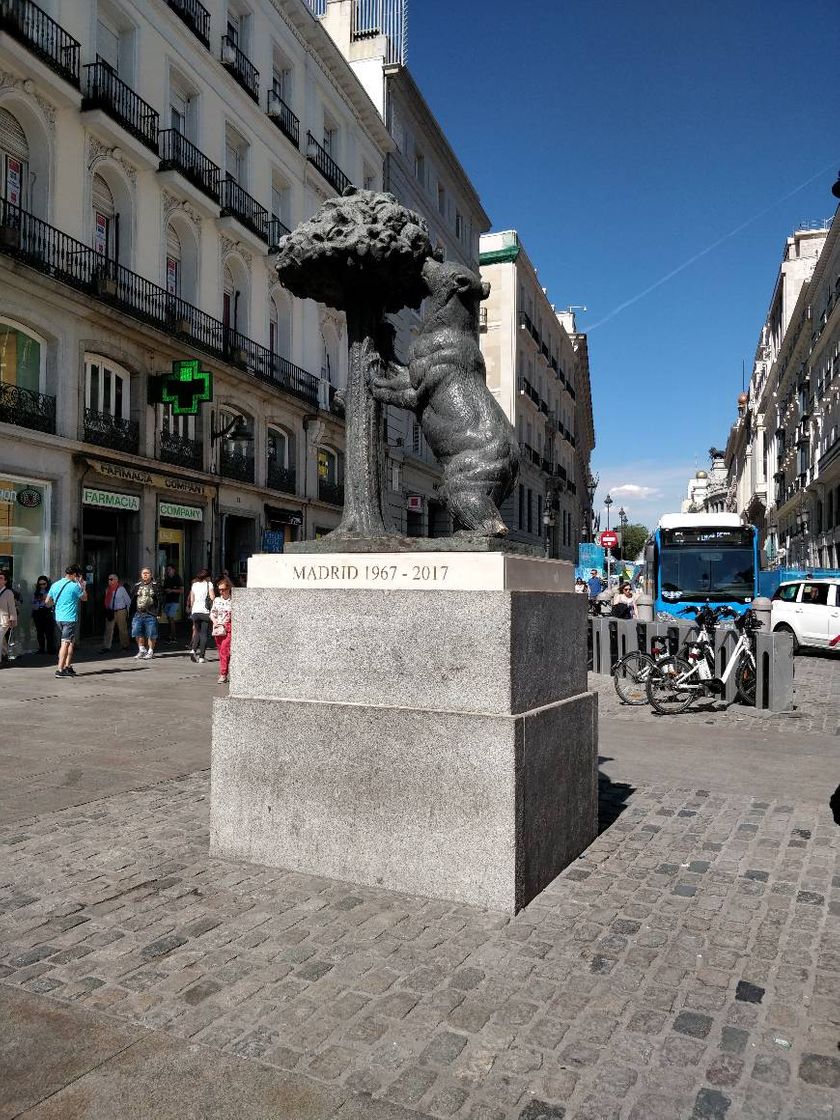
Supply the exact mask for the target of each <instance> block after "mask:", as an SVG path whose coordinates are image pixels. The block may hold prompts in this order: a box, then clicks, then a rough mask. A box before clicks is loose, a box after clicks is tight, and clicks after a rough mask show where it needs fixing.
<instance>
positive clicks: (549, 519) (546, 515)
mask: <svg viewBox="0 0 840 1120" xmlns="http://www.w3.org/2000/svg"><path fill="white" fill-rule="evenodd" d="M550 503H551V497H550V495H549V496H548V499H547V501H546V504H545V509H544V510H543V517H542V520H543V530H544V534H543V535H544V537H545V555H546V559H548V557H549V556H550V555H551V530H552V529H553V528H554V521H555V518H554V509H553V507H552V505H551V504H550Z"/></svg>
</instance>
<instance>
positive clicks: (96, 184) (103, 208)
mask: <svg viewBox="0 0 840 1120" xmlns="http://www.w3.org/2000/svg"><path fill="white" fill-rule="evenodd" d="M93 208H94V210H96V211H97V213H99V214H103V215H104V216H105V217H106V218H113V216H114V196H113V195H112V194H111V188H110V187H109V186H108V184H107V183H106V182H105V180H104V179H103V178H102V176H101V175H94V177H93Z"/></svg>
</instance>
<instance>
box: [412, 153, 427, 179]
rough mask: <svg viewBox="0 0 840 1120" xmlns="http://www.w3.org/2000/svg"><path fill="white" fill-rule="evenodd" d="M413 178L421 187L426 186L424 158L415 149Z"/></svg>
mask: <svg viewBox="0 0 840 1120" xmlns="http://www.w3.org/2000/svg"><path fill="white" fill-rule="evenodd" d="M414 178H415V179H416V180H417V182H418V183H420V184H421V185H422V186H425V185H426V157H425V156H424V155H423V153H422V152H420V151H418V150H417V148H415V149H414Z"/></svg>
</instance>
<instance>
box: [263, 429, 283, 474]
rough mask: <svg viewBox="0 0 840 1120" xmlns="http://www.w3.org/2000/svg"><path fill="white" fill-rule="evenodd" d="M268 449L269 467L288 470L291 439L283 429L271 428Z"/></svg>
mask: <svg viewBox="0 0 840 1120" xmlns="http://www.w3.org/2000/svg"><path fill="white" fill-rule="evenodd" d="M266 447H267V450H268V462H269V466H275V467H278V468H279V469H281V470H287V469H288V467H289V437H288V436H287V435H286V433H285V432H284V431H283V430H282V429H281V428H269V429H268V441H267V444H266Z"/></svg>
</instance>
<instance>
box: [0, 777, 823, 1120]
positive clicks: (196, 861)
mask: <svg viewBox="0 0 840 1120" xmlns="http://www.w3.org/2000/svg"><path fill="white" fill-rule="evenodd" d="M603 795H604V810H605V818H606V819H605V823H608V822H609V821H610V820H613V823H611V824H610V826H609V827H608V828H606V830H605V831H604V832H603V833H602V835H601V836H600V838H599V839H598V840H597V842H596V843H595V844H593V845H592V846H591V847H590V848H589V849H588V850H587V852H586V853H585V855H584V857H583V858H581V859H580V860H578V861H576V862H575V863H574V864H573V865H572V866H571V867H570V868H569V869H567V871H566V872H565V873H564V874H563V875H561V876H560V877H559V878H558V879H557V880H556V881H555V882H554V883H553V884H552V886H551V887H550V888H549V889H548V890H546V891H545V892H544V893H543V894H542V895H541V896H540V897H539V898H538V899H537V900H536V901H535V902H534V903H532V904H531V906H529V907H528V908H527V910H525V911H524V912H522V913H521V914H520V915H518V916H517V917H516V918H515V919H512V920H509V919H508V918H507V917H505V916H502V915H499V914H494V913H488V912H483V911H480V910H477V909H472V908H469V907H464V906H453V905H449V904H446V903H438V902H429V901H425V900H423V899H419V898H412V897H407V896H401V895H395V894H391V893H388V892H382V891H376V890H370V889H362V888H356V887H350V886H347V885H345V884H340V883H336V882H332V881H329V880H325V879H319V878H314V877H307V876H302V875H299V874H291V873H284V872H279V871H276V870H270V869H265V868H261V867H255V866H251V865H246V864H236V863H226V862H223V861H219V860H214V859H210V858H209V857H208V856H207V847H208V833H207V809H208V785H207V778H206V775H194V776H192V777H189V778H186V779H181V780H176V781H168V782H165V783H163V784H162V785H159V786H156V787H154V788H151V789H146V790H143V791H141V792H131V793H126V794H120V795H117V796H112V797H109V798H107V799H103V800H99V801H96V802H92V803H91V804H89V805H87V806H85V807H82V808H70V809H67V810H64V811H61V812H57V813H48V814H44V815H41V816H39V817H37V818H33V819H31V820H29V821H27V822H26V824H25V826H23V827H21V826H20V825H17V826H6V827H3V829H2V831H1V832H0V845H2V849H1V850H2V851H3V853H4V855H3V857H2V864H0V866H1V867H2V872H0V877H2V892H0V911H1V912H2V916H0V923H2V924H1V925H0V941H1V942H2V950H0V953H2V955H1V956H0V978H2V979H0V987H2V986H6V987H13V988H16V989H18V990H23V991H25V992H28V993H35V994H38V995H39V996H40V997H41V998H42V999H44V1000H46V1001H50V1002H58V1001H60V1002H61V1003H63V1004H65V1005H75V1006H76V1007H84V1008H89V1009H97V1010H99V1011H101V1012H106V1013H107V1014H108V1015H109V1016H110V1017H112V1018H113V1019H115V1020H117V1021H123V1022H126V1023H131V1024H137V1025H139V1026H141V1027H144V1028H148V1030H149V1031H150V1032H155V1033H156V1035H157V1036H160V1035H169V1036H174V1037H176V1038H179V1039H187V1040H190V1041H191V1042H194V1043H197V1044H200V1045H202V1046H204V1047H206V1048H209V1049H208V1055H207V1061H208V1063H209V1062H212V1061H213V1057H212V1053H213V1052H219V1053H221V1054H227V1055H231V1056H236V1057H239V1058H241V1059H247V1060H249V1061H251V1062H254V1063H259V1064H262V1065H264V1066H268V1067H276V1068H279V1069H282V1070H293V1071H294V1072H295V1073H296V1074H302V1075H304V1076H305V1077H306V1078H309V1079H312V1080H313V1081H314V1082H318V1083H323V1084H328V1085H334V1086H338V1087H340V1088H341V1089H342V1090H343V1091H346V1092H353V1093H366V1094H371V1095H372V1097H373V1098H374V1100H376V1099H382V1100H383V1101H386V1102H393V1103H394V1104H396V1105H401V1106H404V1107H405V1108H407V1109H409V1110H411V1111H413V1112H417V1113H420V1114H422V1115H427V1116H434V1117H449V1116H457V1117H462V1118H467V1117H469V1118H470V1120H507V1118H510V1120H513V1118H518V1120H537V1118H538V1117H544V1118H547V1120H557V1118H559V1117H564V1116H565V1117H567V1118H569V1120H572V1118H575V1120H606V1118H615V1120H618V1118H626V1120H648V1118H652V1117H661V1118H663V1120H665V1118H667V1120H674V1118H679V1117H691V1118H697V1120H699V1118H717V1117H724V1116H729V1117H739V1118H744V1120H749V1118H752V1117H755V1118H761V1120H770V1118H775V1117H779V1118H783V1120H793V1118H797V1120H815V1118H817V1117H821V1118H822V1117H825V1118H828V1117H836V1116H840V1108H838V1101H840V1054H838V1038H840V874H838V871H840V867H838V853H840V830H838V829H837V828H836V826H835V825H834V823H833V821H832V820H831V818H830V815H829V813H828V811H827V809H826V808H823V807H820V806H817V805H804V804H800V805H794V804H790V803H783V802H781V801H774V802H770V803H768V802H756V801H754V800H752V799H751V798H749V797H741V796H724V795H720V794H714V793H710V792H708V791H705V790H697V789H695V790H679V789H673V788H647V789H645V790H638V791H636V792H635V793H633V794H630V795H629V796H628V795H627V790H626V789H622V788H621V787H615V786H612V785H611V784H610V783H608V782H605V788H604V790H603ZM371 1107H373V1105H371ZM54 1114H55V1115H57V1116H60V1115H61V1111H60V1109H59V1111H58V1112H56V1113H54ZM10 1115H11V1114H10ZM49 1115H53V1113H49ZM360 1115H365V1113H364V1112H361V1113H360Z"/></svg>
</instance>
